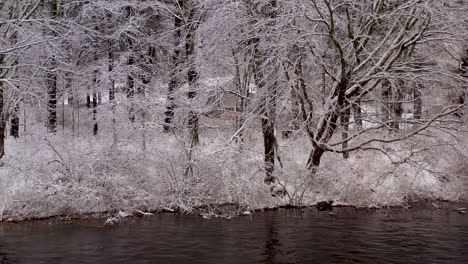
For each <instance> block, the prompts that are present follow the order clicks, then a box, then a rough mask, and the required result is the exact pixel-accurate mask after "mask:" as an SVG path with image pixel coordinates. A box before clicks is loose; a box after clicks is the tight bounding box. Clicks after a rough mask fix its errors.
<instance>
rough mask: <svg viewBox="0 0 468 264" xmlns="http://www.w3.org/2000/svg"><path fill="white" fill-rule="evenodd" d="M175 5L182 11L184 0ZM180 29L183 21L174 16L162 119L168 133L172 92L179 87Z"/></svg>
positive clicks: (171, 112) (179, 0) (172, 112)
mask: <svg viewBox="0 0 468 264" xmlns="http://www.w3.org/2000/svg"><path fill="white" fill-rule="evenodd" d="M177 5H178V6H179V7H180V8H181V9H183V8H184V0H178V1H177ZM182 27H183V21H182V19H181V16H177V15H176V16H174V36H173V38H174V39H173V41H174V46H173V52H172V58H171V63H172V70H171V71H170V78H169V84H168V89H167V102H166V112H165V113H164V114H165V118H164V125H163V128H164V132H166V133H167V132H169V131H171V130H172V129H171V128H172V122H173V120H172V119H173V118H174V110H175V102H174V101H175V98H174V92H175V90H176V89H177V88H178V87H179V84H180V82H179V78H180V76H179V74H180V64H181V47H180V46H181V39H182Z"/></svg>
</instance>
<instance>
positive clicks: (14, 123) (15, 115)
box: [10, 103, 20, 138]
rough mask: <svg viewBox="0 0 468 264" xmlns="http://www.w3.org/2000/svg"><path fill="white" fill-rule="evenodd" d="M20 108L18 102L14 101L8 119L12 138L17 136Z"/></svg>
mask: <svg viewBox="0 0 468 264" xmlns="http://www.w3.org/2000/svg"><path fill="white" fill-rule="evenodd" d="M19 115H20V108H19V103H15V106H14V107H13V112H12V113H11V119H10V135H11V136H12V137H14V138H19V130H20V128H19V125H20V118H19Z"/></svg>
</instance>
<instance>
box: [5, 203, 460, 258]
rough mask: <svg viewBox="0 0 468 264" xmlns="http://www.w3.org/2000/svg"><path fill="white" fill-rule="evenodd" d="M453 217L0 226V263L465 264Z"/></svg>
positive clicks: (418, 211)
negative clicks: (107, 225)
mask: <svg viewBox="0 0 468 264" xmlns="http://www.w3.org/2000/svg"><path fill="white" fill-rule="evenodd" d="M449 207H450V206H449ZM452 209H454V208H446V209H441V210H437V209H435V207H431V206H429V207H426V208H414V209H409V210H408V209H385V210H376V211H369V210H356V209H353V208H337V209H334V211H333V215H330V214H329V212H317V211H316V210H315V209H313V210H312V209H309V208H306V209H304V210H281V209H280V210H279V211H270V212H260V213H255V214H254V215H252V216H242V217H235V218H232V219H230V220H227V219H224V218H211V219H204V218H202V217H199V216H196V215H177V214H160V215H155V216H152V217H146V218H142V219H137V220H136V219H134V220H129V221H127V222H124V223H119V224H117V225H114V226H112V227H103V226H101V225H99V224H96V223H93V222H92V221H91V222H88V221H76V222H73V223H61V222H59V223H57V222H53V223H49V222H48V221H41V222H38V223H37V222H36V223H31V222H30V223H22V224H0V263H1V264H5V263H48V264H49V263H50V264H52V263H468V215H463V214H461V213H458V212H456V211H453V210H452Z"/></svg>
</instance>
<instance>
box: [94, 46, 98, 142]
mask: <svg viewBox="0 0 468 264" xmlns="http://www.w3.org/2000/svg"><path fill="white" fill-rule="evenodd" d="M94 56H95V57H94V61H95V62H97V61H98V55H97V52H96V54H95V55H94ZM95 67H97V65H95ZM98 86H99V71H98V69H97V68H96V69H95V70H94V73H93V135H95V136H96V135H97V134H98V120H97V106H98V104H99V87H98Z"/></svg>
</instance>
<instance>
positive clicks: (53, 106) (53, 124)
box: [47, 72, 57, 133]
mask: <svg viewBox="0 0 468 264" xmlns="http://www.w3.org/2000/svg"><path fill="white" fill-rule="evenodd" d="M47 82H48V84H47V95H48V100H47V110H48V114H49V118H48V121H49V122H48V125H47V128H48V132H49V133H55V132H57V74H56V73H55V72H49V73H48V74H47Z"/></svg>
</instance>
